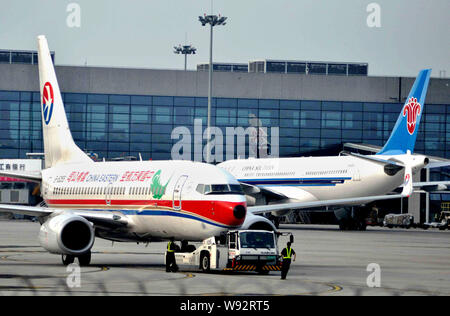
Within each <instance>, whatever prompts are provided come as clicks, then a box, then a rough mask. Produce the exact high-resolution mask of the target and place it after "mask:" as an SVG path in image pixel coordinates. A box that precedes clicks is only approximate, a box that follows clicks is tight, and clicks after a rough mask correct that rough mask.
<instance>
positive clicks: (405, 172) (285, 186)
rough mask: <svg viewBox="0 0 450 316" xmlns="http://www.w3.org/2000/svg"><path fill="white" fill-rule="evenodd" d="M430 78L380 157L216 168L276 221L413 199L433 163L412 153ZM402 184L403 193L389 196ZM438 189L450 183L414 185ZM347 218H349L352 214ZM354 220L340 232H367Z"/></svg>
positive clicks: (426, 73) (423, 75)
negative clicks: (295, 213) (420, 176)
mask: <svg viewBox="0 0 450 316" xmlns="http://www.w3.org/2000/svg"><path fill="white" fill-rule="evenodd" d="M430 73H431V70H430V69H426V70H422V71H420V73H419V75H418V77H417V78H416V80H415V83H414V85H413V87H412V89H411V92H410V93H409V96H408V98H407V99H406V102H405V104H404V107H403V109H402V111H401V112H400V115H399V117H398V120H397V122H396V124H395V126H394V129H393V131H392V133H391V136H390V138H389V139H388V141H387V143H386V144H385V145H384V147H383V148H382V149H381V151H380V152H378V153H377V154H376V155H368V156H364V155H359V154H353V153H348V154H347V155H345V156H336V157H300V158H267V159H245V160H241V159H237V160H229V161H225V162H223V163H220V164H218V166H219V167H221V168H223V169H224V170H227V171H229V172H230V173H231V174H232V175H234V176H235V177H236V178H237V179H238V181H239V182H241V184H242V186H243V188H244V191H245V193H246V196H247V208H248V212H249V213H252V214H263V213H271V214H272V215H273V216H275V217H278V216H282V215H285V214H287V212H290V211H292V210H298V209H305V208H314V207H319V206H338V205H345V206H351V205H361V204H366V203H369V202H371V201H376V200H385V199H393V198H399V197H406V196H409V195H410V194H411V193H412V189H413V187H412V186H411V185H412V176H413V175H414V174H416V173H417V172H418V171H419V170H421V169H422V168H423V167H424V166H425V165H427V164H428V163H429V158H428V157H426V156H423V155H413V154H412V153H413V151H414V144H415V141H416V137H417V132H418V130H419V123H420V118H421V117H422V114H423V109H424V104H425V95H426V92H427V87H428V82H429V80H430ZM402 184H403V187H404V188H403V192H402V193H401V194H393V195H387V194H388V193H390V192H392V191H393V190H394V189H396V188H397V187H399V186H401V185H402ZM405 184H406V185H405ZM439 184H441V185H442V184H444V185H445V184H450V182H431V183H415V184H414V187H419V186H421V187H423V186H426V185H428V186H435V185H439ZM348 212H349V213H350V212H351V211H350V210H348ZM346 215H347V216H345V218H347V219H348V218H349V215H351V214H346ZM350 218H351V216H350ZM354 219H355V220H354V221H353V223H352V222H350V223H348V226H347V223H346V225H345V226H342V223H341V228H342V229H346V228H350V227H353V228H357V229H365V223H364V222H362V221H359V222H357V221H356V220H357V219H356V218H354ZM350 225H351V226H350ZM346 226H347V227H346Z"/></svg>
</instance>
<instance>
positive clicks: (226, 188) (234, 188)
mask: <svg viewBox="0 0 450 316" xmlns="http://www.w3.org/2000/svg"><path fill="white" fill-rule="evenodd" d="M196 190H197V192H199V193H201V194H244V192H243V191H242V188H241V186H240V185H239V184H199V185H197V189H196Z"/></svg>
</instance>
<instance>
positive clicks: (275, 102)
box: [259, 100, 280, 109]
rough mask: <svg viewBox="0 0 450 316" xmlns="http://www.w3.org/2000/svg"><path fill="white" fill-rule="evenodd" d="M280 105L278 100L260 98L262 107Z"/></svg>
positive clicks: (276, 107) (269, 107) (272, 107)
mask: <svg viewBox="0 0 450 316" xmlns="http://www.w3.org/2000/svg"><path fill="white" fill-rule="evenodd" d="M279 107H280V105H279V101H278V100H260V101H259V108H260V109H278V108H279Z"/></svg>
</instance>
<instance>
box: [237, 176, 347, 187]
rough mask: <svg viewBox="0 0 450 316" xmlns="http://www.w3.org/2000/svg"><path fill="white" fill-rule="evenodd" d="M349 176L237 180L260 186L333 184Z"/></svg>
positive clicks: (339, 182) (343, 180)
mask: <svg viewBox="0 0 450 316" xmlns="http://www.w3.org/2000/svg"><path fill="white" fill-rule="evenodd" d="M351 179H352V178H351V177H345V178H342V177H341V178H278V179H239V180H238V181H239V182H243V183H247V184H251V185H262V186H274V185H283V186H335V185H336V184H342V183H344V182H345V180H351Z"/></svg>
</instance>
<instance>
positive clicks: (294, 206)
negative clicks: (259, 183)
mask: <svg viewBox="0 0 450 316" xmlns="http://www.w3.org/2000/svg"><path fill="white" fill-rule="evenodd" d="M402 197H406V196H405V195H403V194H392V195H376V196H365V197H358V198H349V199H336V200H322V201H311V202H293V203H283V204H269V205H258V206H249V207H247V210H248V211H249V212H251V213H253V214H264V213H268V212H273V211H284V210H300V209H305V208H313V207H321V206H337V205H352V204H364V203H368V202H372V201H377V200H389V199H398V198H402Z"/></svg>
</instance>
